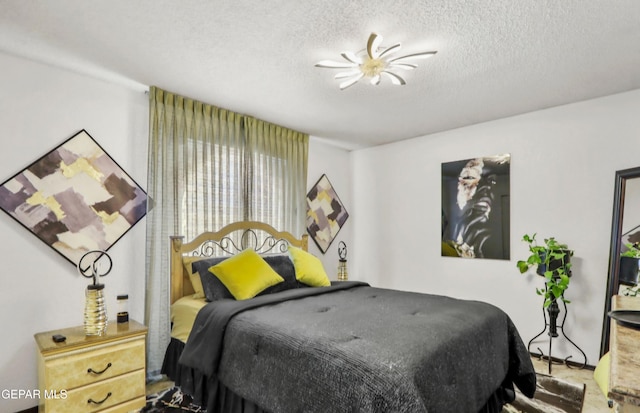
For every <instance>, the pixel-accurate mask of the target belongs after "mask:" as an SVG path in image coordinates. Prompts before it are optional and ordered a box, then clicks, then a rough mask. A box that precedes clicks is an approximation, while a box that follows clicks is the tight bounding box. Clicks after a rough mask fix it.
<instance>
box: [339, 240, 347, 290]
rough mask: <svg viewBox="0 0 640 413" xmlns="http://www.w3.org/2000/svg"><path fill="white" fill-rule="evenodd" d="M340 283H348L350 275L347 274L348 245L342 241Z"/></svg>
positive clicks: (340, 246)
mask: <svg viewBox="0 0 640 413" xmlns="http://www.w3.org/2000/svg"><path fill="white" fill-rule="evenodd" d="M338 257H340V259H339V260H338V281H347V280H348V279H349V274H348V273H347V244H345V243H344V242H343V241H340V243H339V244H338Z"/></svg>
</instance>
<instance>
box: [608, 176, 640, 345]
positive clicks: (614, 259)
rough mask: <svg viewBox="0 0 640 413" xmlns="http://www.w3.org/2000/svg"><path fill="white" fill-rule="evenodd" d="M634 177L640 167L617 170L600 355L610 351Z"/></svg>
mask: <svg viewBox="0 0 640 413" xmlns="http://www.w3.org/2000/svg"><path fill="white" fill-rule="evenodd" d="M633 178H640V167H636V168H629V169H623V170H620V171H616V180H615V192H614V195H613V218H612V220H611V245H610V249H609V275H608V277H607V290H606V296H605V299H604V300H605V301H604V318H603V321H602V340H601V341H600V357H602V356H604V354H605V353H606V352H607V351H609V328H610V320H609V311H611V301H612V298H613V296H614V295H616V294H617V293H618V290H619V289H620V282H619V280H618V271H619V269H620V259H619V257H620V247H621V245H620V244H621V242H620V236H621V235H622V221H623V218H624V195H625V189H626V184H627V180H629V179H633Z"/></svg>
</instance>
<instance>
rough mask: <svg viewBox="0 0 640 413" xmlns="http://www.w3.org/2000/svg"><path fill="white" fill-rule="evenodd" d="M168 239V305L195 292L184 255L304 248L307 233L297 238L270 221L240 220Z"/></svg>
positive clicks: (198, 255)
mask: <svg viewBox="0 0 640 413" xmlns="http://www.w3.org/2000/svg"><path fill="white" fill-rule="evenodd" d="M169 238H170V241H171V248H170V250H171V252H170V254H171V256H170V267H169V268H170V271H171V304H173V303H174V302H175V301H176V300H177V299H178V298H180V297H184V296H186V295H191V294H193V293H194V291H193V287H192V286H191V281H190V280H189V274H187V273H186V271H185V269H184V265H183V264H182V258H183V257H193V256H197V257H214V256H225V255H227V256H230V255H233V254H235V253H238V252H240V251H242V250H244V249H247V248H253V249H254V250H255V251H256V252H258V253H261V254H264V253H279V252H286V251H287V247H288V246H289V245H292V246H294V247H298V248H302V249H303V250H305V251H307V249H308V246H309V236H308V235H307V234H304V235H302V237H300V238H296V237H295V236H293V234H291V233H289V232H283V231H278V230H276V229H275V228H273V227H272V226H271V225H269V224H265V223H264V222H258V221H240V222H234V223H233V224H229V225H227V226H226V227H223V228H222V229H220V230H219V231H217V232H203V233H202V234H200V235H198V236H197V237H195V238H194V239H193V240H191V241H189V242H187V243H185V242H184V237H183V236H179V235H174V236H171V237H169Z"/></svg>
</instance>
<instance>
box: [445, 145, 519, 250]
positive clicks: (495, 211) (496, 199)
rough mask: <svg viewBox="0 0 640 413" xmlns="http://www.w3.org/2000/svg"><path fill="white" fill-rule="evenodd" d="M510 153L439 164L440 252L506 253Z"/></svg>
mask: <svg viewBox="0 0 640 413" xmlns="http://www.w3.org/2000/svg"><path fill="white" fill-rule="evenodd" d="M510 165H511V155H509V154H503V155H495V156H485V157H479V158H473V159H464V160H461V161H455V162H446V163H443V164H442V252H441V255H442V256H450V257H464V258H493V259H501V260H508V259H509V257H510V237H509V230H510V218H509V216H510V206H509V205H510V203H509V197H510V189H509V188H510V182H509V181H510V171H509V170H510Z"/></svg>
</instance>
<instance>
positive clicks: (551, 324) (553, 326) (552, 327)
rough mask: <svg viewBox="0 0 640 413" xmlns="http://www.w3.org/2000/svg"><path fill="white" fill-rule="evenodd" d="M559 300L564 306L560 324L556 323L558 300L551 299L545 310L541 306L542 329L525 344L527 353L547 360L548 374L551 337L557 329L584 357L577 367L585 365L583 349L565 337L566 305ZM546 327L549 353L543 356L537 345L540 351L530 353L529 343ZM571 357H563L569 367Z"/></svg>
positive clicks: (585, 359)
mask: <svg viewBox="0 0 640 413" xmlns="http://www.w3.org/2000/svg"><path fill="white" fill-rule="evenodd" d="M560 301H561V302H562V306H563V307H564V317H563V318H562V324H558V315H560V306H559V305H558V300H553V301H552V302H551V304H550V305H549V307H547V311H545V309H544V307H542V315H543V316H544V329H543V330H542V331H541V332H540V334H538V335H537V336H535V337H534V338H532V339H531V340H530V341H529V344H528V345H527V350H529V354H531V355H533V356H535V357H538V358H539V359H541V360H544V359H548V360H549V374H551V365H552V363H553V358H552V357H551V344H552V343H553V339H554V338H555V337H558V336H559V334H558V330H560V332H561V333H562V335H563V336H564V338H566V339H567V341H568V342H569V343H571V344H572V345H573V346H574V347H575V348H577V349H578V350H579V351H580V353H582V357H584V363H583V364H582V366H580V367H579V368H581V369H583V368H585V367H586V366H587V355H586V354H585V353H584V351H582V349H581V348H580V347H578V345H577V344H576V343H574V342H573V341H572V340H571V339H570V338H569V337H567V334H566V333H565V332H564V323H565V321H566V320H567V305H566V304H565V303H564V301H562V300H560ZM547 313H549V319H548V320H547ZM547 329H548V330H549V332H548V333H547V334H548V335H549V354H548V355H546V356H545V355H544V353H543V352H542V350H540V347H538V351H539V352H540V353H539V354H536V353H532V352H531V343H532V342H533V341H534V340H535V339H536V338H538V337H540V336H541V335H542V334H543V333H544V332H545V331H547ZM571 357H572V356H568V357H566V358H565V359H564V364H565V365H566V366H567V367H571V365H570V364H569V359H570V358H571Z"/></svg>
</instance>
